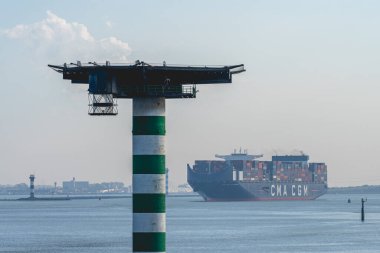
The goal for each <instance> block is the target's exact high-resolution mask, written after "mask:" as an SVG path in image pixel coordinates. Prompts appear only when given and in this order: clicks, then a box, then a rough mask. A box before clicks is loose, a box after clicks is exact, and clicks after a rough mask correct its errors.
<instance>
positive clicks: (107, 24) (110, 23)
mask: <svg viewBox="0 0 380 253" xmlns="http://www.w3.org/2000/svg"><path fill="white" fill-rule="evenodd" d="M106 26H107V27H108V28H112V27H113V23H112V22H111V21H109V20H108V21H106Z"/></svg>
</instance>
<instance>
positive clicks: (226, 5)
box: [0, 1, 380, 185]
mask: <svg viewBox="0 0 380 253" xmlns="http://www.w3.org/2000/svg"><path fill="white" fill-rule="evenodd" d="M0 7H1V8H0V17H1V19H0V56H1V57H0V63H1V66H2V67H1V69H0V75H1V76H2V83H1V88H2V91H3V93H2V99H1V100H0V104H1V105H2V109H3V110H2V114H1V115H2V117H1V121H0V152H1V154H2V155H1V159H0V173H1V175H2V177H1V178H0V183H1V184H5V183H17V182H21V181H27V175H28V174H29V173H32V172H33V173H36V174H37V178H38V179H37V182H38V183H40V184H42V183H44V184H53V182H54V181H57V182H58V183H60V182H61V181H62V180H67V179H70V178H71V177H73V176H75V177H76V178H77V179H78V180H90V181H96V182H101V181H123V182H125V183H130V181H131V168H130V167H131V157H130V155H131V101H119V104H120V106H119V116H117V117H116V118H113V119H109V118H107V119H103V118H96V119H94V118H91V117H89V116H88V115H87V94H86V87H85V86H82V87H79V86H78V85H77V86H76V85H71V84H70V83H69V82H67V81H64V80H62V79H61V77H60V76H59V75H58V74H56V73H54V72H53V71H51V70H50V69H48V68H47V67H46V65H47V64H48V63H57V64H61V63H63V62H65V61H66V62H70V61H76V60H82V61H83V62H86V61H92V60H94V59H95V60H98V61H105V60H111V62H132V61H134V60H137V59H140V60H144V61H146V62H158V63H159V62H162V61H164V60H165V61H166V62H167V63H169V64H170V63H173V64H177V63H182V64H217V65H219V64H220V65H230V64H238V63H244V64H245V66H246V69H247V72H245V73H243V74H240V75H238V76H235V77H234V80H233V81H234V82H233V84H232V85H220V86H216V85H206V86H202V87H199V90H200V93H199V94H198V98H197V99H195V100H175V101H168V103H167V130H168V135H167V137H168V140H167V142H168V147H167V164H168V167H169V168H170V169H171V171H172V175H171V178H172V182H173V183H174V184H178V183H182V182H185V180H186V170H185V168H186V163H192V162H193V161H194V160H195V159H211V158H213V155H214V154H216V153H219V154H224V153H229V152H231V151H232V150H233V149H234V148H239V147H242V148H244V149H248V150H249V151H250V152H251V153H264V155H265V156H266V158H268V159H269V158H270V155H273V154H274V153H291V152H295V150H302V151H304V152H306V153H308V154H309V155H310V157H311V160H313V161H325V162H326V163H327V164H328V168H329V183H330V185H360V184H380V176H379V174H378V170H379V165H378V161H377V156H378V154H379V153H380V144H379V140H380V133H379V131H378V129H380V118H379V111H380V102H379V99H378V98H379V94H380V87H379V80H380V74H379V70H378V69H379V65H380V60H379V59H380V57H379V56H380V50H379V45H380V33H379V32H378V27H379V25H380V17H379V15H378V13H379V11H380V8H379V7H380V3H379V2H378V1H234V2H231V1H187V2H185V1H160V2H159V1H65V2H61V1H33V2H32V1H21V2H17V3H16V2H13V1H4V2H2V3H1V4H0ZM99 147H102V149H101V150H102V151H99Z"/></svg>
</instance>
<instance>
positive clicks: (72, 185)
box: [62, 177, 90, 193]
mask: <svg viewBox="0 0 380 253" xmlns="http://www.w3.org/2000/svg"><path fill="white" fill-rule="evenodd" d="M89 186H90V183H89V182H88V181H76V180H75V177H74V178H73V180H71V181H63V182H62V187H63V192H65V193H69V192H88V190H89Z"/></svg>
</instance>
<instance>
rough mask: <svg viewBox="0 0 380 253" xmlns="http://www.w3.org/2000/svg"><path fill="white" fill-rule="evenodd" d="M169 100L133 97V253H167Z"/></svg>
mask: <svg viewBox="0 0 380 253" xmlns="http://www.w3.org/2000/svg"><path fill="white" fill-rule="evenodd" d="M165 208H166V204H165V98H133V252H165V251H166V246H165V244H166V243H165V242H166V214H165Z"/></svg>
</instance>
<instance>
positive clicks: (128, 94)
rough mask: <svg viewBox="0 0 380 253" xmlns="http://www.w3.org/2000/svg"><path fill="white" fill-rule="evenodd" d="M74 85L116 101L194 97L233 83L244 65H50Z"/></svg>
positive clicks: (143, 63)
mask: <svg viewBox="0 0 380 253" xmlns="http://www.w3.org/2000/svg"><path fill="white" fill-rule="evenodd" d="M48 66H49V67H50V68H52V69H53V70H55V71H57V72H58V73H61V74H62V76H63V79H67V80H71V82H72V83H83V84H89V90H88V91H89V93H90V94H112V96H113V97H114V98H134V97H165V98H192V97H195V93H196V89H195V85H197V84H216V83H231V82H232V75H233V74H237V73H241V72H244V71H245V69H244V65H243V64H239V65H231V66H186V65H166V64H165V62H164V63H163V64H161V65H158V64H147V63H145V62H140V61H136V63H135V64H111V63H110V62H108V61H107V62H106V63H105V64H99V63H95V62H89V63H87V64H82V63H81V62H77V63H70V64H67V63H65V64H63V65H50V64H49V65H48Z"/></svg>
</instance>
